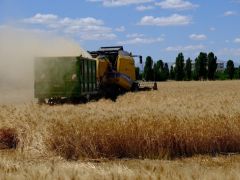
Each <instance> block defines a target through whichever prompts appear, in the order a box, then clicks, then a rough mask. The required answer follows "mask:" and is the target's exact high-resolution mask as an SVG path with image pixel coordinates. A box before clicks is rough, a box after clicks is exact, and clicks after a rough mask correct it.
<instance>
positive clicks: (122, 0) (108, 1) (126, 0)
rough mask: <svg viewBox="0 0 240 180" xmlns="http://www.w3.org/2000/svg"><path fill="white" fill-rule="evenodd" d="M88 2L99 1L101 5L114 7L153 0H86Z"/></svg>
mask: <svg viewBox="0 0 240 180" xmlns="http://www.w3.org/2000/svg"><path fill="white" fill-rule="evenodd" d="M87 1H89V2H101V3H102V4H103V6H106V7H114V6H126V5H131V4H143V3H149V2H152V1H153V0H87Z"/></svg>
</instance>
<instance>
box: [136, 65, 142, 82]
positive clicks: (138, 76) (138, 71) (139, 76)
mask: <svg viewBox="0 0 240 180" xmlns="http://www.w3.org/2000/svg"><path fill="white" fill-rule="evenodd" d="M135 74H136V80H141V79H142V78H141V74H140V68H139V67H136V68H135Z"/></svg>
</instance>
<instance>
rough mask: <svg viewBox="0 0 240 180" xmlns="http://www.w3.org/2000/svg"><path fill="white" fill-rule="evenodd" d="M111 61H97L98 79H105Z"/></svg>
mask: <svg viewBox="0 0 240 180" xmlns="http://www.w3.org/2000/svg"><path fill="white" fill-rule="evenodd" d="M108 67H109V61H108V60H106V59H97V79H98V80H100V79H102V78H103V76H104V75H105V73H106V72H107V71H108Z"/></svg>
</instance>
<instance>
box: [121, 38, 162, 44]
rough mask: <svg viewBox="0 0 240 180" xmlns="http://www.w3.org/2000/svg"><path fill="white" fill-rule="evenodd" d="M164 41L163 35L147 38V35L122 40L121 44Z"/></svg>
mask: <svg viewBox="0 0 240 180" xmlns="http://www.w3.org/2000/svg"><path fill="white" fill-rule="evenodd" d="M162 41H164V39H163V38H162V37H158V38H147V37H135V38H130V39H128V40H126V41H121V42H119V44H122V45H125V44H153V43H159V42H162Z"/></svg>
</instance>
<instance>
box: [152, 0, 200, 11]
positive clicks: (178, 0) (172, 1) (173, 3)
mask: <svg viewBox="0 0 240 180" xmlns="http://www.w3.org/2000/svg"><path fill="white" fill-rule="evenodd" d="M155 4H156V6H160V7H161V8H162V9H176V10H186V9H193V8H196V7H198V6H199V5H197V4H193V3H191V2H189V1H184V0H164V1H161V2H157V3H155Z"/></svg>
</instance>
